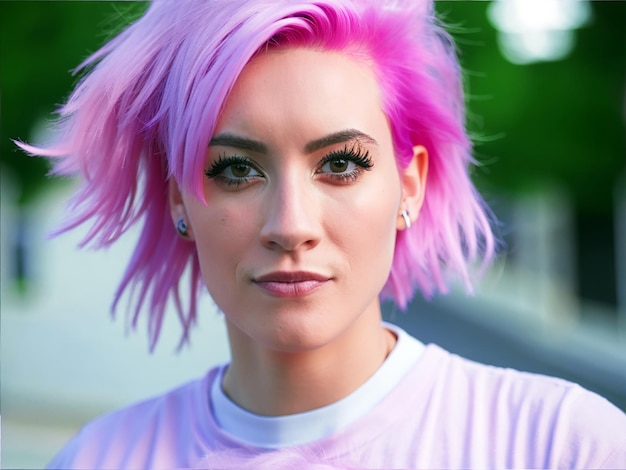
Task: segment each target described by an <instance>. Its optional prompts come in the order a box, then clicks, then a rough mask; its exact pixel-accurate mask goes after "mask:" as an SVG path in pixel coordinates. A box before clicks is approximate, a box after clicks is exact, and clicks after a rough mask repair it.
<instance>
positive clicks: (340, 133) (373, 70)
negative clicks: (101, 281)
mask: <svg viewBox="0 0 626 470" xmlns="http://www.w3.org/2000/svg"><path fill="white" fill-rule="evenodd" d="M86 66H93V69H92V70H91V71H90V72H89V73H88V74H87V76H86V77H85V78H84V79H83V80H82V81H81V83H80V84H79V85H78V86H77V88H76V90H75V91H74V93H73V95H72V96H71V97H70V99H69V101H68V103H67V104H66V105H65V106H64V107H63V109H62V110H61V115H62V119H61V120H60V128H61V131H60V132H61V134H60V137H59V139H58V141H57V142H55V143H54V144H52V145H50V146H48V147H46V148H36V147H31V146H28V145H22V147H23V148H24V149H26V150H27V151H29V152H30V153H32V154H35V155H43V156H47V157H53V158H58V159H59V161H58V164H57V167H56V171H57V172H58V173H60V174H68V175H73V174H79V175H81V176H82V178H83V180H84V186H83V188H82V190H81V191H80V192H79V193H78V194H77V196H76V211H75V214H76V215H75V217H74V218H73V219H71V220H70V221H69V222H68V225H67V227H66V229H70V228H72V227H74V226H76V225H79V224H81V223H84V222H86V221H88V220H91V221H93V223H94V225H93V229H92V230H91V232H90V233H89V235H88V237H87V240H85V243H87V242H95V243H96V244H97V245H99V246H106V245H108V244H110V243H113V242H114V241H115V240H116V239H117V238H118V237H119V236H120V235H121V234H122V233H123V232H124V231H125V230H126V229H127V228H128V227H129V226H130V225H132V224H133V223H141V224H143V231H142V233H141V235H140V238H139V242H138V245H137V247H136V250H135V253H134V256H133V258H132V259H131V261H130V264H129V266H128V269H127V271H126V274H125V276H124V278H123V280H122V283H121V287H120V290H119V291H118V293H117V297H116V300H115V301H116V302H117V301H118V300H119V297H120V295H121V294H122V293H123V291H124V290H125V289H126V288H127V287H128V286H131V285H132V286H136V287H137V288H138V296H137V298H136V310H135V317H134V318H135V320H136V318H137V316H138V315H139V314H140V312H141V307H142V306H144V304H146V306H147V310H148V315H149V335H150V338H151V345H152V346H154V345H155V343H156V341H157V339H158V336H159V331H160V326H161V321H162V318H163V314H164V312H165V305H166V301H167V300H168V298H169V296H170V295H172V297H173V299H174V301H175V303H176V306H177V309H178V313H179V317H180V319H181V322H182V325H183V331H184V334H183V337H182V342H185V341H186V340H187V338H188V336H187V335H188V333H189V330H190V328H191V326H192V325H193V323H194V322H195V320H196V316H197V312H196V296H197V295H198V293H199V292H200V291H201V290H202V289H203V288H204V286H206V287H207V288H208V291H209V293H210V294H211V296H212V297H213V299H214V300H215V302H216V304H217V305H218V307H219V308H220V310H221V311H223V312H224V317H225V321H226V325H227V331H228V335H229V343H230V348H231V355H232V360H231V362H230V363H229V364H227V365H224V366H222V367H217V368H215V369H212V370H211V371H210V372H209V373H208V374H207V376H206V377H203V378H201V379H199V380H197V381H194V382H191V383H189V384H186V385H184V386H182V387H180V388H178V389H176V390H174V391H172V392H170V393H167V394H165V395H163V396H160V397H156V398H154V399H151V400H148V401H145V402H143V403H140V404H137V405H134V406H131V407H129V408H127V409H124V410H120V411H117V412H115V413H111V414H109V415H106V416H104V417H102V418H100V419H98V420H96V421H94V422H93V423H90V424H88V425H87V426H86V427H85V428H84V429H83V430H82V431H81V432H80V433H79V434H78V435H77V436H76V437H75V438H74V439H73V440H72V441H71V442H70V443H69V444H68V445H67V446H66V448H65V449H63V450H62V452H61V453H60V454H59V455H58V456H57V458H56V459H55V460H54V461H53V462H52V463H51V464H50V466H51V467H52V468H191V467H197V468H223V467H225V466H232V467H234V468H243V467H244V466H248V467H249V468H259V467H264V466H267V468H300V467H306V465H320V466H331V467H353V468H367V467H369V468H381V467H385V468H421V467H427V468H435V467H436V468H459V467H464V468H477V467H480V468H483V467H523V468H530V467H533V468H534V467H576V468H579V467H594V468H595V467H602V466H604V467H607V468H613V467H617V466H620V464H624V463H625V462H626V441H625V440H624V437H623V436H624V435H626V433H625V431H626V417H625V416H624V415H623V414H622V413H621V412H620V411H619V410H617V409H616V408H615V407H613V406H612V405H610V404H609V403H608V402H606V401H605V400H604V399H602V398H600V397H598V396H596V395H594V394H591V393H590V392H587V391H585V390H583V389H581V388H580V387H578V386H576V385H573V384H570V383H567V382H563V381H560V380H557V379H551V378H546V377H539V376H532V375H529V374H522V373H518V372H515V371H511V370H500V369H496V368H492V367H487V366H483V365H478V364H475V363H472V362H470V361H467V360H464V359H462V358H459V357H457V356H453V355H451V354H449V353H447V352H445V351H443V350H442V349H440V348H438V347H437V346H434V345H429V346H425V345H423V344H422V343H420V342H419V341H418V340H416V339H414V338H412V337H410V336H409V335H407V334H406V333H405V332H403V331H402V330H400V329H399V328H397V327H394V326H393V325H389V324H385V323H381V311H380V299H381V298H391V299H393V300H394V301H395V302H396V303H397V304H398V305H399V306H400V307H402V308H403V307H405V306H406V304H407V302H408V301H409V300H410V298H411V297H412V296H413V294H414V292H415V290H416V289H419V290H420V291H421V292H422V293H423V294H424V295H426V296H429V295H431V294H432V292H433V291H434V290H435V289H437V290H439V291H445V290H446V282H447V280H448V278H449V277H450V276H451V275H457V276H460V277H461V279H462V280H463V281H464V282H465V283H466V285H467V286H468V288H469V287H470V275H469V273H468V265H469V264H470V263H471V262H472V261H474V260H476V259H477V257H479V256H481V257H482V259H483V262H485V263H486V262H488V261H489V259H490V258H491V257H492V255H493V251H494V241H493V235H492V233H491V230H490V228H489V223H488V217H487V215H486V209H485V208H484V206H483V203H482V201H481V200H480V198H479V196H478V194H477V193H476V191H475V190H474V188H473V186H472V184H471V182H470V180H469V177H468V168H467V167H468V165H469V164H470V163H471V157H470V152H471V144H470V142H469V139H468V138H467V135H466V132H465V129H464V104H463V95H462V91H461V83H460V70H459V66H458V62H457V60H456V57H455V55H454V51H453V47H452V44H451V41H450V39H449V38H448V36H447V35H446V34H445V33H444V32H443V31H442V30H441V29H440V28H439V27H438V26H437V25H436V21H435V19H434V17H433V10H432V4H431V2H429V1H427V0H418V1H416V0H405V1H402V0H383V1H381V0H316V1H313V0H309V1H286V0H282V1H281V0H274V1H271V0H211V1H200V0H195V1H194V0H176V1H174V0H160V1H154V2H153V3H152V4H151V5H150V7H149V8H148V10H147V12H146V13H145V15H144V16H143V17H142V18H141V19H139V20H138V21H137V22H135V23H134V24H133V25H131V26H130V27H129V28H128V29H126V30H125V31H123V32H122V33H121V34H119V35H118V36H117V37H116V38H114V39H113V40H112V41H110V42H109V43H108V44H107V45H105V46H104V47H103V48H102V49H101V50H100V51H98V52H96V53H95V54H94V55H93V56H92V57H90V58H89V59H88V60H87V61H86V62H85V63H84V64H83V67H86ZM188 265H189V266H190V269H191V286H190V287H191V296H190V299H191V300H190V304H189V305H186V306H185V305H182V302H181V300H180V296H179V287H180V286H179V282H180V279H181V275H182V273H183V271H184V270H185V269H186V268H187V266H188ZM620 430H621V431H620ZM616 431H619V432H622V434H621V436H620V435H619V432H616Z"/></svg>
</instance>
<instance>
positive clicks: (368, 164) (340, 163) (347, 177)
mask: <svg viewBox="0 0 626 470" xmlns="http://www.w3.org/2000/svg"><path fill="white" fill-rule="evenodd" d="M326 167H328V168H327V169H328V170H330V171H321V170H323V169H324V168H326ZM373 167H374V163H373V162H372V157H371V156H370V154H369V152H368V151H363V150H362V149H360V148H359V147H357V146H352V147H348V145H346V146H345V147H344V148H343V149H342V150H335V151H333V152H330V153H329V154H328V155H326V156H325V157H324V158H323V159H322V161H321V162H320V164H319V167H318V168H319V169H318V170H317V173H318V174H324V175H325V176H327V177H331V178H333V179H336V180H337V181H339V182H344V183H348V182H351V181H354V180H356V179H357V178H358V177H359V176H360V175H361V173H362V172H363V171H369V170H371V169H372V168H373Z"/></svg>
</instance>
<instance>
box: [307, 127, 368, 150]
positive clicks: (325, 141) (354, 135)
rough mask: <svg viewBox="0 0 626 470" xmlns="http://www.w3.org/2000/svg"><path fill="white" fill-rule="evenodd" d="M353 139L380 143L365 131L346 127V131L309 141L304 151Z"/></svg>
mask: <svg viewBox="0 0 626 470" xmlns="http://www.w3.org/2000/svg"><path fill="white" fill-rule="evenodd" d="M352 140H357V141H359V142H365V143H368V144H373V145H378V142H376V139H374V138H373V137H371V136H369V135H367V134H365V133H364V132H361V131H358V130H356V129H346V130H344V131H339V132H335V133H334V134H330V135H327V136H325V137H322V138H321V139H317V140H313V141H311V142H309V143H308V144H306V146H305V147H304V151H305V152H306V153H313V152H315V151H317V150H320V149H323V148H324V147H328V146H329V145H335V144H342V143H344V142H350V141H352Z"/></svg>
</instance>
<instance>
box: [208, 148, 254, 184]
mask: <svg viewBox="0 0 626 470" xmlns="http://www.w3.org/2000/svg"><path fill="white" fill-rule="evenodd" d="M204 174H205V175H206V176H207V178H209V179H212V180H214V181H216V182H218V183H222V184H224V185H226V186H232V185H235V186H239V185H241V184H243V183H247V182H250V181H253V180H255V179H257V178H263V175H262V174H261V172H260V170H259V169H258V168H257V166H256V164H255V163H254V162H253V161H252V160H250V159H249V158H247V157H241V156H238V155H234V156H230V157H225V156H223V155H221V156H220V157H219V158H218V159H217V160H216V161H214V162H213V163H212V164H211V167H210V168H209V169H208V170H206V171H205V172H204Z"/></svg>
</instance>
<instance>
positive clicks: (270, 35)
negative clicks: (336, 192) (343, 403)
mask: <svg viewBox="0 0 626 470" xmlns="http://www.w3.org/2000/svg"><path fill="white" fill-rule="evenodd" d="M289 46H306V47H315V48H319V49H323V50H336V51H344V52H346V53H348V54H351V55H355V56H360V57H364V58H365V59H366V60H368V61H369V63H371V64H372V66H373V69H374V71H375V73H376V76H377V78H378V80H379V84H380V86H381V90H382V96H383V109H384V111H385V113H386V114H387V116H388V118H389V121H390V125H391V131H392V135H393V139H394V145H395V150H396V157H397V160H398V164H399V166H400V167H403V166H405V165H406V164H407V162H408V159H409V158H410V157H411V155H412V147H413V146H414V145H417V144H421V145H424V146H425V147H426V148H427V149H428V152H429V156H430V159H429V174H428V184H427V190H426V191H427V192H426V197H425V202H424V206H423V208H422V212H421V214H420V217H419V219H418V221H417V223H416V224H414V226H413V227H412V228H411V229H410V230H407V231H402V232H399V233H398V238H397V242H396V250H395V255H394V260H393V266H392V270H391V273H390V275H389V279H388V281H387V283H386V285H385V287H384V289H383V291H382V292H381V297H382V298H392V299H394V301H395V302H396V304H397V305H398V306H399V307H400V308H402V309H404V308H406V305H407V303H408V302H409V300H410V299H411V298H412V296H413V295H414V292H415V290H416V289H417V288H419V289H420V290H421V292H422V293H423V295H424V296H425V297H430V296H431V295H432V293H433V292H434V291H435V290H439V291H441V292H446V291H447V282H448V275H449V274H456V275H457V276H460V278H461V279H462V281H463V282H464V283H465V285H466V287H467V289H468V290H470V289H471V282H470V275H469V266H470V264H471V263H472V262H473V261H475V260H476V259H477V258H478V257H479V255H482V259H483V262H484V263H486V262H488V261H489V260H490V259H491V258H492V256H493V253H494V237H493V235H492V232H491V229H490V226H489V220H488V210H487V208H486V207H485V205H484V204H483V202H482V200H481V198H480V196H479V195H478V193H477V192H476V190H475V188H474V186H473V185H472V183H471V181H470V178H469V175H468V168H469V166H470V165H471V164H473V163H474V162H473V160H472V157H471V150H472V145H471V142H470V140H469V138H468V137H467V133H466V131H465V116H464V108H465V106H464V101H463V100H464V98H463V92H462V83H461V73H460V68H459V64H458V61H457V58H456V54H455V51H454V47H453V44H452V41H451V40H450V38H449V37H448V35H447V34H446V33H445V32H444V31H443V29H442V28H441V27H440V26H438V25H437V22H436V19H435V17H434V13H433V5H432V1H431V0H289V1H284V0H283V1H280V0H203V1H195V0H154V1H153V2H152V3H151V4H150V6H149V8H148V9H147V11H146V13H145V14H144V15H143V17H142V18H140V19H139V20H138V21H136V22H135V23H134V24H132V25H131V26H129V27H128V28H127V29H125V30H124V31H123V32H122V33H120V34H119V35H118V36H117V37H115V38H113V39H112V40H111V41H110V42H109V43H107V44H106V45H105V46H103V47H102V48H101V49H100V50H99V51H97V52H96V53H95V54H93V55H92V56H90V57H89V58H87V59H86V60H85V61H84V62H83V63H82V64H81V65H80V66H79V67H78V70H84V69H86V68H88V67H90V68H91V69H90V71H89V72H88V74H87V75H86V76H85V77H84V78H83V79H82V80H81V81H80V82H79V84H78V85H77V87H76V89H75V90H74V92H73V94H72V95H71V96H70V98H69V100H68V102H67V103H66V104H65V105H64V106H63V107H62V108H61V109H60V110H59V113H60V116H61V117H60V119H59V120H58V123H57V127H58V130H59V131H60V134H59V137H58V139H57V140H55V142H53V143H52V144H50V145H47V146H42V147H35V146H31V145H27V144H23V143H19V144H18V145H20V146H21V147H22V148H23V149H24V150H25V151H27V152H28V153H30V154H32V155H39V156H45V157H51V158H54V159H56V160H57V162H56V165H55V168H54V173H56V174H59V175H76V174H78V175H80V176H81V177H82V180H83V183H84V184H83V186H82V188H81V189H80V191H79V192H78V193H77V194H76V195H75V197H74V198H73V200H72V206H71V212H70V213H71V215H70V217H69V219H68V220H67V221H66V223H65V224H64V225H63V226H62V228H61V229H60V230H59V232H63V231H67V230H70V229H72V228H74V227H76V226H78V225H80V224H83V223H85V222H87V221H88V220H90V221H92V226H91V229H90V230H89V232H88V234H87V235H86V237H85V238H84V240H83V241H82V242H81V246H84V245H86V244H89V243H91V244H93V245H94V246H96V247H105V246H108V245H110V244H112V243H113V242H114V241H115V240H117V239H118V238H119V237H120V236H121V235H122V234H123V233H124V232H125V231H126V230H127V229H128V228H129V227H130V226H131V225H132V224H134V223H140V224H143V228H142V231H141V234H140V236H139V241H138V243H137V246H136V248H135V251H134V254H133V256H132V258H131V260H130V263H129V265H128V267H127V269H126V272H125V274H124V276H123V279H122V281H121V283H120V286H119V288H118V290H117V292H116V294H115V300H114V303H113V309H114V310H115V307H116V305H117V302H118V301H119V300H120V297H121V295H122V294H123V292H124V291H125V290H126V288H127V287H129V286H130V287H132V289H131V290H132V291H133V293H135V294H137V296H136V298H135V299H134V302H135V307H134V313H133V318H132V324H133V327H134V326H136V323H137V320H138V317H139V314H140V311H141V308H142V305H144V303H145V302H148V307H149V321H148V333H149V337H150V346H151V349H152V348H153V347H154V346H155V344H156V341H157V339H158V336H159V332H160V328H161V324H162V320H163V315H164V312H165V307H166V304H167V300H168V298H169V296H170V295H172V296H173V299H174V302H175V305H176V309H177V312H178V315H179V318H180V321H181V322H182V325H183V335H182V338H181V345H182V344H183V343H185V342H187V341H188V339H189V337H188V335H189V330H190V327H191V325H192V324H193V323H194V322H195V320H196V315H197V296H198V294H199V293H200V290H201V289H202V286H203V283H202V278H201V274H200V269H199V263H198V258H197V255H196V251H195V247H194V245H193V244H192V243H189V242H188V241H184V240H181V239H180V237H178V236H177V234H176V231H175V229H174V226H173V224H172V221H171V218H170V211H169V206H168V190H167V188H168V179H169V178H171V177H173V178H175V179H176V181H177V182H179V183H180V184H182V185H183V186H184V187H186V188H189V190H191V191H193V192H194V193H195V194H196V195H197V197H198V198H200V199H202V200H204V194H203V177H204V176H203V163H204V158H205V150H206V148H207V146H208V143H209V140H210V138H211V135H212V132H213V130H214V127H215V124H216V121H217V118H218V115H219V112H220V109H221V106H222V104H223V103H224V101H225V99H226V97H227V96H228V93H229V91H230V89H231V88H232V86H233V84H234V82H235V81H236V80H237V77H238V76H239V74H240V73H241V70H242V69H243V68H244V67H245V65H246V64H247V62H248V61H249V60H250V59H251V58H252V57H253V56H254V55H255V54H257V53H259V51H262V50H264V49H265V48H270V47H271V48H274V47H289ZM205 202H206V201H205ZM188 265H190V267H191V285H190V293H191V295H190V303H189V305H188V306H187V307H186V308H185V307H184V306H183V305H182V302H181V299H180V280H181V276H182V274H183V272H184V271H185V269H186V267H187V266H188Z"/></svg>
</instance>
